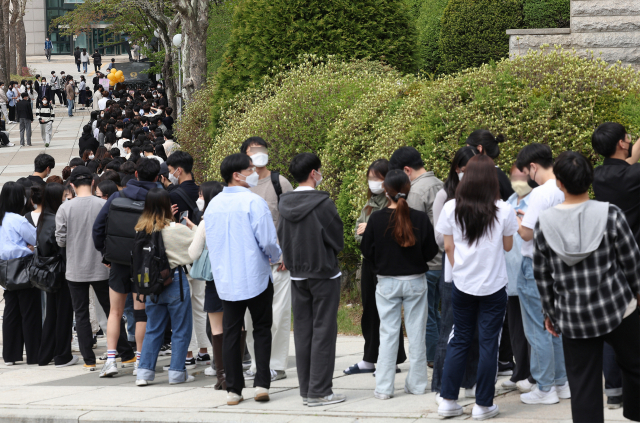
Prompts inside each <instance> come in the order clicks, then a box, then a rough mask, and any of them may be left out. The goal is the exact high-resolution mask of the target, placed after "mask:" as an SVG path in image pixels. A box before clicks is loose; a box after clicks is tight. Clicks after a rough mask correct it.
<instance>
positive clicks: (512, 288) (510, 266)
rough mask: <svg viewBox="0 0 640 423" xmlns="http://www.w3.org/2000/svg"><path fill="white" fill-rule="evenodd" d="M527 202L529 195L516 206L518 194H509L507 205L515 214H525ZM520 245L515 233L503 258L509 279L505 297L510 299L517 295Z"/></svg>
mask: <svg viewBox="0 0 640 423" xmlns="http://www.w3.org/2000/svg"><path fill="white" fill-rule="evenodd" d="M528 201H529V195H527V196H526V197H524V198H523V199H522V200H520V204H518V194H515V193H514V194H511V197H509V199H508V200H507V203H509V204H510V205H511V207H513V209H514V210H515V211H516V212H517V211H518V210H522V211H523V212H526V211H527V209H528V208H529V204H528ZM522 243H523V240H522V238H521V237H520V235H518V234H517V233H516V234H515V235H514V236H513V248H511V251H509V252H508V253H505V254H504V258H505V261H506V263H507V277H508V278H509V284H508V285H507V295H509V296H510V297H513V296H515V295H518V274H519V273H520V265H521V264H522V251H521V250H522Z"/></svg>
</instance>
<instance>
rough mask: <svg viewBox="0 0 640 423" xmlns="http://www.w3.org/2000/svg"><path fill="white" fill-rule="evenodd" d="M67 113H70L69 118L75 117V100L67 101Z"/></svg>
mask: <svg viewBox="0 0 640 423" xmlns="http://www.w3.org/2000/svg"><path fill="white" fill-rule="evenodd" d="M67 111H68V112H69V116H73V100H69V99H67Z"/></svg>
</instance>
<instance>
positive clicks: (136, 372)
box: [132, 360, 139, 376]
mask: <svg viewBox="0 0 640 423" xmlns="http://www.w3.org/2000/svg"><path fill="white" fill-rule="evenodd" d="M138 363H139V361H138V360H136V364H134V365H133V373H132V375H134V376H138Z"/></svg>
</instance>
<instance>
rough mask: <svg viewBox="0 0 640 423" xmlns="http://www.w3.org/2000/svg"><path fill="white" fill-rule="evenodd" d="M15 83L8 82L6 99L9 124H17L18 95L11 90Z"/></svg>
mask: <svg viewBox="0 0 640 423" xmlns="http://www.w3.org/2000/svg"><path fill="white" fill-rule="evenodd" d="M14 85H15V82H13V81H9V89H8V90H7V98H8V99H9V122H8V123H18V122H17V121H16V103H18V99H19V97H18V95H17V94H16V92H15V90H14V89H13V87H14Z"/></svg>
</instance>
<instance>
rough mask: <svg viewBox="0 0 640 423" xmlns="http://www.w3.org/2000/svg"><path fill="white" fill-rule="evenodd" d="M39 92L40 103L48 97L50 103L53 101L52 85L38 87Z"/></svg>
mask: <svg viewBox="0 0 640 423" xmlns="http://www.w3.org/2000/svg"><path fill="white" fill-rule="evenodd" d="M37 91H38V99H40V101H42V99H43V98H44V97H46V98H47V99H48V100H49V101H51V86H50V85H48V84H47V85H45V86H42V85H40V86H39V87H38V89H37ZM43 92H44V93H43Z"/></svg>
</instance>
